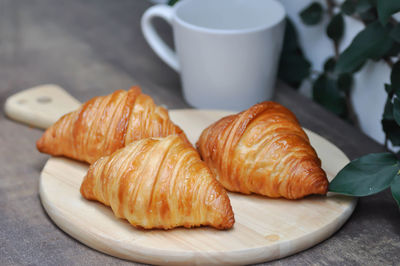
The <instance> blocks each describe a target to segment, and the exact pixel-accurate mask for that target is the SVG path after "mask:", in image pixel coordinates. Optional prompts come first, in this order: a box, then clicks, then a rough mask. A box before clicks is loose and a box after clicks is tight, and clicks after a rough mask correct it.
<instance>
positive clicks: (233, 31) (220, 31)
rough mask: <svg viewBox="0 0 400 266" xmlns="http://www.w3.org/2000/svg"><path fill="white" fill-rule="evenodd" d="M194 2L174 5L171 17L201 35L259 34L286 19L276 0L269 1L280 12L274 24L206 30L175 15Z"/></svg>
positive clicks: (281, 7) (182, 2)
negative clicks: (180, 9) (201, 33)
mask: <svg viewBox="0 0 400 266" xmlns="http://www.w3.org/2000/svg"><path fill="white" fill-rule="evenodd" d="M193 1H196V0H184V1H179V2H178V3H176V4H175V5H174V6H173V11H174V16H173V20H175V21H176V22H178V23H179V24H181V25H183V26H185V27H187V28H190V29H191V30H195V31H199V32H203V33H213V34H226V35H235V34H243V33H253V32H259V31H263V30H267V29H271V28H274V27H276V26H278V25H279V24H280V23H282V22H283V21H284V20H285V18H286V15H287V13H286V10H285V8H284V6H283V5H282V4H281V3H280V2H279V1H277V0H269V1H271V2H273V3H274V4H276V6H277V7H278V8H279V9H280V10H281V17H280V18H279V19H277V20H276V21H275V22H274V23H271V24H268V25H261V26H257V27H249V28H245V29H214V28H207V27H202V26H198V25H195V24H192V23H190V22H187V21H185V20H183V19H182V18H180V17H179V16H178V15H177V10H178V9H179V8H180V7H181V6H182V5H185V4H187V3H189V2H193Z"/></svg>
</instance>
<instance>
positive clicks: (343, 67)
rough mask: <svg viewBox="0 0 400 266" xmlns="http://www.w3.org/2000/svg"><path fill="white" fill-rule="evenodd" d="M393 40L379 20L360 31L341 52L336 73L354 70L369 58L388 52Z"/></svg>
mask: <svg viewBox="0 0 400 266" xmlns="http://www.w3.org/2000/svg"><path fill="white" fill-rule="evenodd" d="M392 43H393V41H392V40H391V38H390V37H389V34H388V32H387V30H386V29H385V28H383V27H382V25H381V24H380V23H379V22H377V21H376V22H374V23H371V24H369V25H367V27H366V28H365V29H364V30H362V31H361V32H359V33H358V34H357V35H356V37H355V38H354V39H353V41H352V43H351V44H350V46H349V47H347V48H346V50H344V51H343V53H341V54H340V56H339V59H338V61H337V63H336V66H335V72H336V73H345V72H350V73H351V72H354V71H356V70H357V69H359V68H360V67H361V66H362V65H363V64H364V63H365V62H366V60H367V59H369V58H376V57H379V56H381V55H382V54H384V53H386V52H387V51H388V50H389V49H390V47H391V45H392Z"/></svg>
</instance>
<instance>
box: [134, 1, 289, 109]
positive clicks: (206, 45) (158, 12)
mask: <svg viewBox="0 0 400 266" xmlns="http://www.w3.org/2000/svg"><path fill="white" fill-rule="evenodd" d="M155 17H161V18H163V19H165V20H166V21H167V22H169V23H170V24H171V25H172V29H173V34H174V43H175V47H176V52H174V51H173V50H172V49H171V48H170V47H168V46H167V45H166V44H165V43H164V42H163V41H162V40H161V38H160V37H159V36H158V35H157V33H156V31H155V29H154V27H153V25H152V20H153V18H155ZM284 28H285V10H284V8H283V6H282V5H281V4H280V3H279V2H277V1H276V0H181V1H180V2H178V3H177V4H176V5H175V6H173V7H169V6H166V5H156V6H153V7H151V8H149V9H148V10H146V12H145V13H144V15H143V17H142V31H143V34H144V36H145V39H146V40H147V42H148V43H149V44H150V46H151V47H152V48H153V49H154V51H155V52H156V53H157V54H158V55H159V56H160V57H161V59H163V60H164V61H165V62H166V63H167V64H168V65H169V66H170V67H172V68H173V69H175V70H176V71H177V72H179V73H180V74H181V80H182V87H183V95H184V97H185V99H186V100H187V102H188V103H189V104H191V105H192V106H194V107H197V108H209V109H210V108H212V109H231V110H242V109H245V108H248V107H250V106H251V105H253V104H255V103H257V102H261V101H263V100H268V99H270V98H271V97H272V94H273V91H274V89H273V88H274V86H275V80H276V74H277V68H278V61H279V55H280V52H281V48H282V41H283V34H284Z"/></svg>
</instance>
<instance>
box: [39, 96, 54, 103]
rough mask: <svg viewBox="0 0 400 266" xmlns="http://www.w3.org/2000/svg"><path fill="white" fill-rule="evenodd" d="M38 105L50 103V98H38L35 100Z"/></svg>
mask: <svg viewBox="0 0 400 266" xmlns="http://www.w3.org/2000/svg"><path fill="white" fill-rule="evenodd" d="M36 101H37V102H38V103H49V102H51V98H50V97H47V96H40V97H39V98H37V99H36Z"/></svg>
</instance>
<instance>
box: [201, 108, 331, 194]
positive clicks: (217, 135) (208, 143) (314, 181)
mask: <svg viewBox="0 0 400 266" xmlns="http://www.w3.org/2000/svg"><path fill="white" fill-rule="evenodd" d="M197 148H198V150H199V152H200V155H201V156H202V158H203V159H204V160H205V162H206V163H207V164H208V166H209V167H210V168H211V170H212V171H213V172H214V174H215V175H216V177H217V179H218V180H219V182H220V183H221V184H222V185H223V186H224V187H225V188H226V189H228V190H230V191H237V192H242V193H245V194H250V193H252V192H253V193H257V194H261V195H265V196H268V197H274V198H275V197H285V198H287V199H298V198H302V197H304V196H306V195H309V194H326V192H327V188H328V180H327V178H326V174H325V172H324V170H322V169H321V161H320V160H319V158H318V156H317V154H316V152H315V150H314V149H313V148H312V147H311V144H310V142H309V139H308V137H307V135H306V134H305V132H304V131H303V129H302V128H301V126H300V124H299V123H298V121H297V119H296V117H295V116H294V114H293V113H292V112H291V111H289V110H288V109H287V108H285V107H283V106H282V105H280V104H278V103H275V102H263V103H260V104H256V105H254V106H252V107H251V108H249V109H248V110H245V111H243V112H241V113H239V114H236V115H231V116H227V117H225V118H222V119H221V120H219V121H217V122H215V123H214V124H212V125H211V126H209V127H208V128H206V129H205V130H204V131H203V132H202V134H201V136H200V138H199V140H198V142H197Z"/></svg>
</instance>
